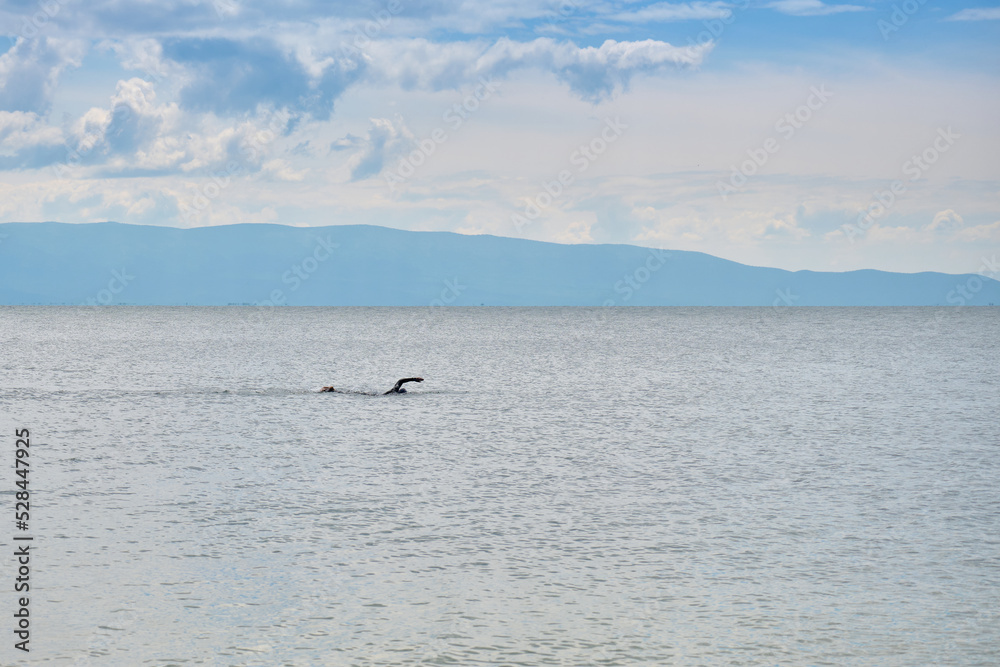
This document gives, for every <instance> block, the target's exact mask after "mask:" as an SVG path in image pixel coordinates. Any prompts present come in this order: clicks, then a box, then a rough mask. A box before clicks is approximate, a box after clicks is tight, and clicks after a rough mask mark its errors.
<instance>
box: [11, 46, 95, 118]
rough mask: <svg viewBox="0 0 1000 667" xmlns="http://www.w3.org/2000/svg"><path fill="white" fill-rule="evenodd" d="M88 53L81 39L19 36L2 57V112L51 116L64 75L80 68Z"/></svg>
mask: <svg viewBox="0 0 1000 667" xmlns="http://www.w3.org/2000/svg"><path fill="white" fill-rule="evenodd" d="M85 52H86V46H85V44H84V42H83V41H81V40H77V39H71V40H67V39H58V38H51V37H37V38H35V39H25V38H23V37H19V38H18V39H17V41H16V42H15V43H14V46H13V47H12V48H11V49H10V50H9V51H7V52H6V53H4V54H3V55H0V109H4V110H6V111H33V112H38V113H47V112H48V110H49V108H50V106H51V104H52V95H53V93H54V91H55V88H56V85H57V84H58V82H59V76H60V74H62V72H63V70H65V69H66V68H68V67H79V66H80V64H81V62H82V59H83V55H84V53H85Z"/></svg>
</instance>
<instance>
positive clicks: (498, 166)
mask: <svg viewBox="0 0 1000 667" xmlns="http://www.w3.org/2000/svg"><path fill="white" fill-rule="evenodd" d="M994 2H995V0H994ZM0 25H2V26H3V30H2V31H0V33H3V34H0V222H33V221H50V220H55V221H61V222H71V223H82V222H96V221H106V220H113V221H118V222H123V223H131V224H145V225H163V226H173V227H201V226H209V225H226V224H234V223H247V222H249V223H279V224H286V225H295V226H325V225H339V224H359V223H360V224H375V225H383V226H387V227H394V228H398V229H407V230H433V231H453V232H459V233H463V234H494V235H498V236H509V237H519V238H526V239H534V240H540V241H552V242H559V243H629V244H635V245H642V246H649V247H656V248H671V249H680V250H697V251H701V252H706V253H710V254H713V255H716V256H719V257H724V258H726V259H731V260H735V261H739V262H743V263H747V264H752V265H759V266H774V267H779V268H784V269H791V270H799V269H811V270H823V271H828V270H829V271H846V270H853V269H858V268H876V269H883V270H890V271H905V272H916V271H925V270H933V271H945V272H952V273H960V272H978V271H982V270H983V268H984V264H985V268H986V270H987V275H989V272H994V271H997V270H1000V269H997V268H996V265H995V263H996V258H997V256H998V255H1000V123H998V119H1000V6H996V5H989V4H981V3H980V2H978V0H971V4H970V3H967V2H951V1H947V2H938V1H937V0H902V1H900V0H847V1H838V2H827V1H826V0H733V1H714V0H713V1H710V2H704V1H696V2H637V1H629V0H607V1H601V2H584V1H583V0H561V1H560V0H551V1H549V0H545V1H534V0H500V1H499V2H491V3H486V2H471V1H469V0H421V1H416V0H385V1H383V0H374V1H372V2H367V3H366V2H343V3H342V2H312V1H310V0H286V1H278V2H275V1H273V0H272V1H269V2H263V1H257V0H209V1H200V0H157V1H156V2H152V1H151V2H122V1H118V0H94V1H90V2H83V0H40V1H39V0H35V1H27V0H24V1H21V0H18V1H3V2H0ZM4 35H5V36H6V37H4ZM991 263H992V264H991Z"/></svg>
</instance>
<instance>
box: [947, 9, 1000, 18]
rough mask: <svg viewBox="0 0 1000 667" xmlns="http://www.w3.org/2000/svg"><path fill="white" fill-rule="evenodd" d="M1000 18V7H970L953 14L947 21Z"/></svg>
mask: <svg viewBox="0 0 1000 667" xmlns="http://www.w3.org/2000/svg"><path fill="white" fill-rule="evenodd" d="M998 19H1000V7H978V8H973V7H969V8H967V9H963V10H962V11H960V12H958V13H957V14H952V15H951V16H949V17H948V18H946V19H945V20H946V21H996V20H998Z"/></svg>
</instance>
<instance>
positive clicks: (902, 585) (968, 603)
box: [0, 307, 1000, 666]
mask: <svg viewBox="0 0 1000 667" xmlns="http://www.w3.org/2000/svg"><path fill="white" fill-rule="evenodd" d="M998 340H1000V309H995V308H974V309H973V308H963V309H934V308H911V309H876V308H871V309H863V308H860V309H852V308H848V309H784V310H777V309H773V308H762V309H712V308H706V309H676V308H652V309H643V308H618V309H611V308H609V309H560V308H554V309H490V308H467V309H465V308H463V309H391V308H388V309H364V308H358V309H326V308H316V309H308V308H303V309H293V308H285V309H270V310H268V309H256V308H140V307H125V308H114V307H112V308H2V309H0V350H2V354H0V426H2V429H3V430H2V432H0V452H3V456H4V457H6V459H7V464H6V465H5V467H6V468H7V469H8V472H7V474H6V475H4V476H3V480H2V481H0V491H2V492H3V494H4V497H5V498H6V500H4V504H5V507H7V514H8V518H7V519H6V520H4V521H3V522H0V537H2V539H3V541H4V544H5V545H6V546H4V547H3V549H4V553H5V554H8V555H6V556H4V557H3V558H2V559H0V563H2V565H0V577H2V581H0V590H3V591H6V593H4V594H3V595H0V618H4V619H6V620H5V621H2V622H0V637H5V639H4V643H3V645H2V646H0V663H2V664H4V665H36V664H37V665H42V664H52V665H126V666H137V665H155V666H165V665H359V666H361V665H567V666H568V665H673V664H676V665H865V666H868V665H932V664H933V665H995V664H997V663H1000V376H998V371H1000V345H998ZM414 375H419V376H422V377H423V378H425V382H423V383H422V384H420V385H409V386H410V387H411V388H412V389H411V391H410V392H409V393H407V394H405V395H398V396H378V395H367V394H366V393H351V392H369V393H376V392H381V391H385V390H386V389H388V388H389V387H391V386H392V384H393V383H394V382H395V380H396V379H397V378H400V377H405V376H414ZM330 384H332V385H334V386H336V387H337V388H338V389H342V390H344V392H343V393H318V391H317V390H318V389H319V388H320V387H321V386H323V385H330ZM15 427H18V428H28V429H30V431H31V438H32V440H31V442H32V445H31V457H30V463H31V473H30V474H31V478H30V480H31V481H30V491H31V521H30V530H29V531H28V533H27V534H30V535H32V536H34V538H35V539H34V542H33V543H32V546H31V549H32V557H31V591H30V595H31V601H30V610H31V640H30V641H31V644H30V646H31V652H30V654H23V653H22V652H20V651H15V650H14V648H13V644H14V641H15V636H14V635H13V632H12V631H13V629H14V619H13V613H14V611H15V602H16V599H17V595H16V594H15V593H13V591H12V587H13V579H14V576H15V572H14V568H15V562H14V558H13V556H12V551H13V544H14V542H13V541H12V538H13V537H14V536H15V534H18V531H16V530H15V528H14V517H13V504H14V498H13V493H14V491H15V490H16V489H15V487H14V481H15V479H16V478H15V477H14V470H13V451H14V428H15Z"/></svg>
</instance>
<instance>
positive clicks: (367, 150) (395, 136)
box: [334, 118, 415, 181]
mask: <svg viewBox="0 0 1000 667" xmlns="http://www.w3.org/2000/svg"><path fill="white" fill-rule="evenodd" d="M350 139H353V140H354V141H355V145H357V146H360V147H362V150H361V151H360V152H359V153H357V154H355V155H354V156H353V157H352V158H351V160H350V162H349V163H348V167H349V168H350V170H351V180H355V181H358V180H363V179H365V178H370V177H371V176H375V175H377V174H379V173H381V172H382V169H384V168H385V166H386V164H387V163H389V162H391V161H392V160H394V159H396V158H399V157H401V156H402V155H403V154H405V153H407V152H409V151H410V150H411V149H412V148H413V147H414V145H415V137H414V135H413V133H412V132H411V131H410V130H409V128H407V127H406V125H405V124H404V123H403V119H402V118H397V119H396V120H395V121H392V120H390V119H388V118H372V119H371V120H370V126H369V128H368V132H367V134H366V136H365V137H364V138H363V139H362V138H358V137H351V136H350V135H349V136H348V137H344V138H343V139H339V140H338V141H337V142H334V144H338V143H339V144H340V145H344V144H343V142H346V141H348V140H350Z"/></svg>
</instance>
